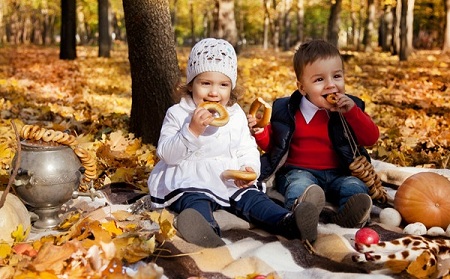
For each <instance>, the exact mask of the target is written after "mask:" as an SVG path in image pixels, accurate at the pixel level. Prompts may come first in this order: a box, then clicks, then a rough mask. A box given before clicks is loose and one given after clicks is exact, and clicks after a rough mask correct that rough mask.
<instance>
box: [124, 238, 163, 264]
mask: <svg viewBox="0 0 450 279" xmlns="http://www.w3.org/2000/svg"><path fill="white" fill-rule="evenodd" d="M155 246H156V242H155V236H154V235H153V236H152V237H151V238H150V239H144V238H134V239H133V242H132V243H130V244H129V245H128V246H126V247H125V251H124V252H125V253H124V255H123V258H124V259H125V260H126V261H127V262H129V263H135V262H138V261H140V260H142V259H144V258H147V257H148V256H150V255H151V254H153V252H154V251H155Z"/></svg>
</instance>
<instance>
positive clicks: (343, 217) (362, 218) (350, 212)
mask: <svg viewBox="0 0 450 279" xmlns="http://www.w3.org/2000/svg"><path fill="white" fill-rule="evenodd" d="M371 210H372V199H371V198H370V196H369V195H367V194H362V193H360V194H356V195H353V196H351V197H350V198H349V199H348V201H347V202H346V203H345V205H344V207H343V208H342V209H341V210H339V212H338V213H336V215H334V216H333V217H332V218H331V221H332V222H333V223H335V224H337V225H339V226H341V227H344V228H361V227H364V225H365V224H366V223H367V221H368V220H369V218H370V212H371Z"/></svg>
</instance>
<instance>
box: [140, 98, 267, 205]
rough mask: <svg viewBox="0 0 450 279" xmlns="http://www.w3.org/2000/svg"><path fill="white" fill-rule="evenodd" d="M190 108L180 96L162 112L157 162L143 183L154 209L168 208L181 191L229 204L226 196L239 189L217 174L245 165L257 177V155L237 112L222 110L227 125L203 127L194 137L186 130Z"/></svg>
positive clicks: (242, 115)
mask: <svg viewBox="0 0 450 279" xmlns="http://www.w3.org/2000/svg"><path fill="white" fill-rule="evenodd" d="M195 108H196V106H195V104H194V101H193V100H192V98H191V97H184V98H182V99H181V101H180V102H179V103H178V104H176V105H173V106H172V107H170V108H169V109H168V110H167V113H166V116H165V118H164V122H163V125H162V128H161V135H160V138H159V141H158V147H157V150H156V151H157V155H158V157H159V158H160V161H159V162H158V163H157V164H156V166H155V167H154V169H153V170H152V172H151V174H150V177H149V179H148V187H149V191H150V196H151V200H152V207H154V208H161V207H165V206H168V205H170V204H171V203H173V202H174V201H175V200H176V199H178V198H179V197H180V196H181V195H182V194H183V193H185V192H186V191H188V192H202V193H205V194H206V195H208V196H210V197H212V198H213V199H214V200H215V201H216V202H217V203H219V204H221V205H223V206H229V197H231V196H232V195H233V194H235V193H236V192H237V191H238V190H239V188H238V187H237V186H236V185H234V181H232V180H224V179H223V178H222V176H221V174H222V172H223V171H225V170H228V169H232V170H243V168H244V167H245V166H248V167H252V168H253V170H255V171H256V172H257V174H258V176H259V172H260V160H259V157H260V153H259V150H258V149H257V145H256V142H255V140H254V138H253V136H252V135H251V134H250V131H249V128H248V124H247V117H246V114H245V112H244V111H243V110H242V108H241V107H240V106H239V105H238V104H234V105H233V106H231V107H227V111H228V113H229V115H230V120H229V122H228V124H226V125H225V126H222V127H214V126H208V127H207V128H206V130H205V132H204V133H203V134H202V135H200V136H199V137H198V138H197V137H195V136H194V135H193V134H192V133H191V132H190V131H189V128H188V126H189V123H190V121H191V117H192V114H193V112H194V110H195ZM250 189H252V190H254V189H256V188H250ZM235 199H239V197H238V198H235Z"/></svg>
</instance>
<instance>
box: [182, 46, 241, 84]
mask: <svg viewBox="0 0 450 279" xmlns="http://www.w3.org/2000/svg"><path fill="white" fill-rule="evenodd" d="M186 72H187V78H186V84H189V83H190V82H191V81H192V80H193V79H194V78H195V77H196V76H197V75H198V74H201V73H204V72H220V73H222V74H224V75H226V76H227V77H229V78H230V79H231V83H232V88H233V89H234V87H236V80H237V57H236V52H235V51H234V48H233V46H232V45H231V44H230V43H229V42H227V41H225V40H222V39H214V38H207V39H203V40H201V41H200V42H198V43H196V44H195V46H194V47H193V48H192V50H191V54H190V55H189V60H188V63H187V69H186Z"/></svg>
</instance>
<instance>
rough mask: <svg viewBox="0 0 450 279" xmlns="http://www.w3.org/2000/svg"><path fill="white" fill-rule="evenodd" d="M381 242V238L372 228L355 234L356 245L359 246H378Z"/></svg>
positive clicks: (360, 230)
mask: <svg viewBox="0 0 450 279" xmlns="http://www.w3.org/2000/svg"><path fill="white" fill-rule="evenodd" d="M378 241H380V236H379V235H378V233H377V232H376V231H374V230H373V229H371V228H362V229H359V230H358V231H357V232H356V234H355V243H358V244H366V245H370V244H376V243H378Z"/></svg>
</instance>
